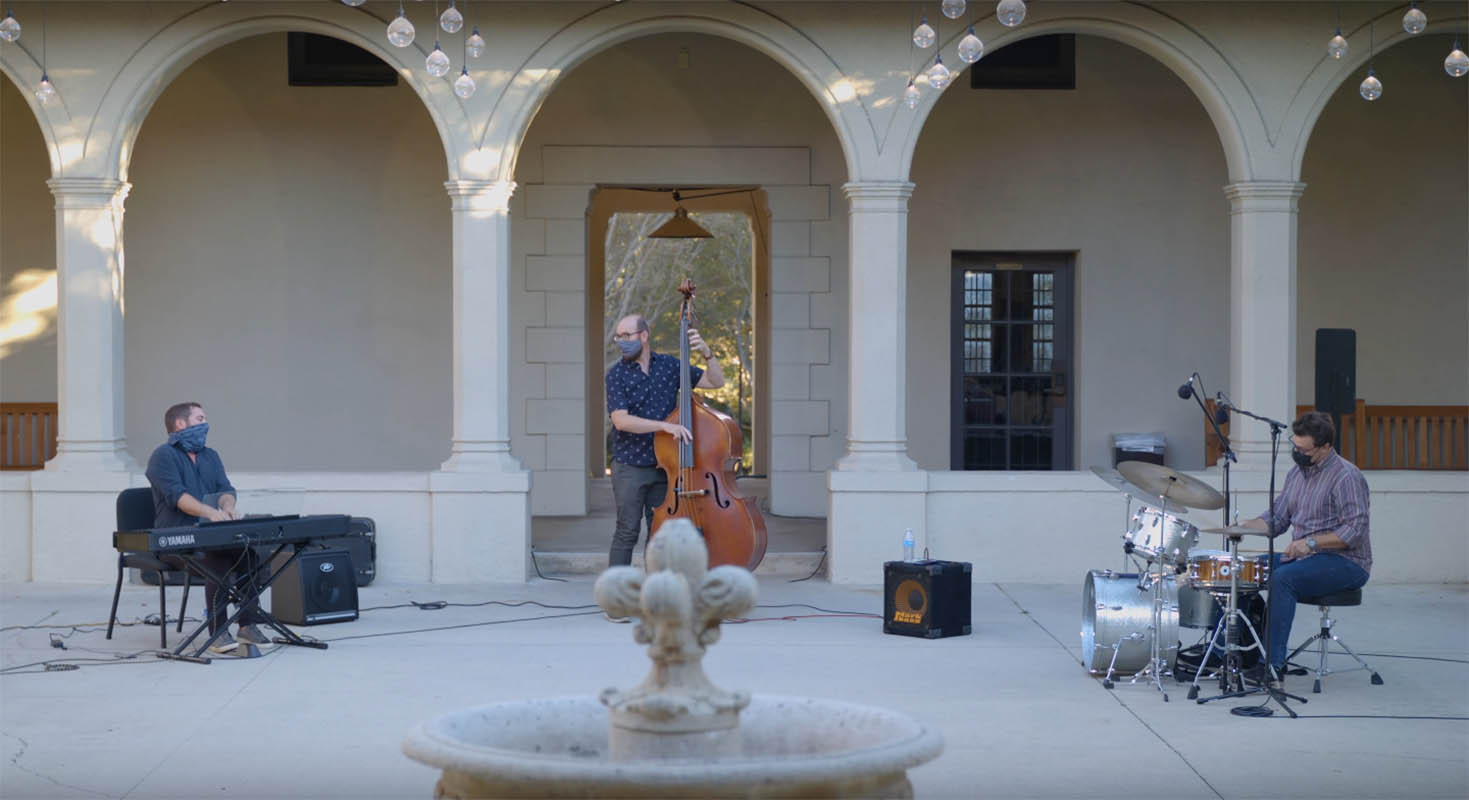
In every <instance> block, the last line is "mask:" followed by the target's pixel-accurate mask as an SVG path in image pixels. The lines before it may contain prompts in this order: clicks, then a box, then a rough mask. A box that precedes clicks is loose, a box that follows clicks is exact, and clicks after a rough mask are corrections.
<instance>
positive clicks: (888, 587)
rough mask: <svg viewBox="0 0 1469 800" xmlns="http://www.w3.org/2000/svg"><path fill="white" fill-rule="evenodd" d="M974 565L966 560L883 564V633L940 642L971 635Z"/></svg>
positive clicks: (890, 562) (891, 562)
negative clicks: (952, 637)
mask: <svg viewBox="0 0 1469 800" xmlns="http://www.w3.org/2000/svg"><path fill="white" fill-rule="evenodd" d="M973 572H974V569H973V566H972V565H971V564H969V563H968V562H966V561H889V562H887V563H886V564H884V565H883V615H882V632H883V633H893V634H897V635H899V636H918V637H922V638H925V639H939V638H942V637H945V636H968V635H969V634H970V633H971V632H973V630H974V628H973V626H972V625H971V624H970V613H969V607H970V603H971V598H972V596H973V591H972V580H973Z"/></svg>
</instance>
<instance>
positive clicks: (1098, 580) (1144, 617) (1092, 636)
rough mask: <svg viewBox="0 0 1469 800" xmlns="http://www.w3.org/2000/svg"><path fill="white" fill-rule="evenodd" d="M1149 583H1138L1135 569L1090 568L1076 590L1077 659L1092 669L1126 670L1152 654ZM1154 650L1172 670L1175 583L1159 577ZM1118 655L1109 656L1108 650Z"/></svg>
mask: <svg viewBox="0 0 1469 800" xmlns="http://www.w3.org/2000/svg"><path fill="white" fill-rule="evenodd" d="M1153 589H1154V587H1153V585H1152V584H1151V583H1148V584H1146V585H1145V586H1143V587H1142V588H1139V587H1138V576H1137V573H1135V572H1113V571H1111V570H1092V571H1091V572H1088V573H1087V574H1086V581H1085V582H1084V583H1083V584H1082V590H1081V661H1082V664H1084V665H1085V666H1086V668H1087V671H1088V672H1090V673H1091V674H1093V675H1106V674H1107V667H1108V666H1109V665H1111V666H1112V667H1113V668H1114V671H1115V672H1116V673H1120V674H1124V675H1130V674H1132V673H1135V672H1137V671H1138V670H1141V669H1142V668H1144V667H1146V666H1147V665H1148V660H1149V659H1151V658H1152V655H1153V639H1152V635H1153V630H1152V628H1153V619H1152V617H1153ZM1159 593H1160V596H1161V598H1162V603H1163V608H1162V614H1161V618H1162V626H1161V630H1159V631H1158V654H1159V656H1161V657H1162V658H1163V660H1164V661H1165V662H1166V663H1167V666H1168V669H1169V670H1170V671H1172V669H1173V664H1174V661H1175V660H1176V659H1177V658H1178V584H1177V583H1176V582H1175V580H1174V578H1173V576H1171V575H1168V576H1165V577H1164V578H1163V585H1162V587H1161V588H1160V591H1159ZM1114 651H1115V653H1116V655H1117V659H1116V661H1113V659H1112V655H1113V653H1114Z"/></svg>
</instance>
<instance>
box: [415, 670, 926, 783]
mask: <svg viewBox="0 0 1469 800" xmlns="http://www.w3.org/2000/svg"><path fill="white" fill-rule="evenodd" d="M612 735H613V734H612V733H611V729H610V725H609V718H608V711H607V709H606V708H605V707H604V706H603V705H602V704H601V703H600V702H598V701H597V700H596V699H594V698H578V697H564V698H547V699H543V700H526V701H520V702H512V703H499V704H495V705H490V706H481V707H478V708H470V709H465V710H462V711H455V712H452V713H449V714H445V715H443V716H440V717H438V718H436V719H433V720H430V721H429V722H426V723H424V724H422V725H420V726H418V727H417V728H415V729H414V730H413V731H412V732H411V733H410V734H409V735H408V738H407V739H406V740H405V741H404V743H403V752H404V753H406V754H407V755H408V756H409V757H410V758H412V759H414V760H416V761H420V762H422V763H424V764H428V765H430V766H434V767H438V768H439V769H441V770H442V776H441V778H440V780H439V783H438V786H437V787H436V791H435V796H436V797H441V798H455V799H456V800H468V798H525V797H583V798H593V797H595V798H630V797H680V798H685V797H691V796H697V797H742V798H763V797H793V796H798V797H813V798H814V797H893V798H908V797H912V796H913V790H912V786H911V784H910V783H909V782H908V777H907V770H908V769H909V768H911V767H915V766H918V765H920V764H923V763H924V762H927V761H929V760H931V759H933V758H934V757H936V756H937V755H938V754H939V753H940V752H941V751H942V750H943V746H944V742H943V737H942V736H941V735H940V734H939V733H938V732H937V731H935V730H933V729H931V728H929V727H927V726H925V725H923V724H922V723H920V722H918V721H917V720H915V719H913V718H911V717H909V716H907V715H904V714H899V713H895V712H892V711H887V710H884V709H880V708H873V707H871V706H862V705H856V704H852V703H842V702H837V701H829V700H817V699H812V698H806V697H776V696H756V697H755V698H753V699H752V700H751V701H750V705H749V706H748V707H747V708H745V709H744V710H743V711H742V712H741V713H740V723H739V727H738V729H737V732H735V733H734V735H735V736H736V739H737V741H736V742H735V743H734V744H733V746H725V747H721V748H720V749H721V750H722V751H723V752H722V754H719V755H696V753H699V752H701V748H702V747H703V741H702V739H703V737H705V736H708V735H711V734H693V735H688V734H683V735H679V736H678V737H674V738H671V739H669V740H668V741H670V742H677V741H679V737H681V741H682V744H675V745H673V746H671V747H670V746H667V745H665V746H663V747H661V748H660V749H659V751H658V752H660V753H670V752H687V753H689V754H690V755H688V756H687V757H676V756H664V757H658V758H647V757H645V758H630V757H629V758H622V757H618V756H615V755H613V752H612V751H613V746H612V742H611V736H612ZM618 735H621V732H619V734H618ZM712 735H715V736H722V735H726V734H723V733H718V732H716V733H713V734H712ZM684 745H686V746H684Z"/></svg>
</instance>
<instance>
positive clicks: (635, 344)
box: [617, 339, 643, 360]
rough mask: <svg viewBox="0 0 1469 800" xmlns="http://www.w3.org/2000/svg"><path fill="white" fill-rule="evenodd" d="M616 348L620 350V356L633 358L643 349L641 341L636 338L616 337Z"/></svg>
mask: <svg viewBox="0 0 1469 800" xmlns="http://www.w3.org/2000/svg"><path fill="white" fill-rule="evenodd" d="M617 349H618V350H621V351H622V357H623V358H626V359H629V360H631V359H634V358H637V357H638V354H639V353H641V352H642V351H643V343H642V341H640V340H638V339H618V340H617Z"/></svg>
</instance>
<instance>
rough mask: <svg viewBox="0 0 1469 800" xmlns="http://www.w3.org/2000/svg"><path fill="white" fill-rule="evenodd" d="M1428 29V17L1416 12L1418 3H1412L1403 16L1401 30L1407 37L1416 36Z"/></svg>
mask: <svg viewBox="0 0 1469 800" xmlns="http://www.w3.org/2000/svg"><path fill="white" fill-rule="evenodd" d="M1427 27H1428V15H1427V14H1424V13H1423V12H1422V11H1419V10H1418V3H1416V2H1414V3H1413V4H1411V5H1410V6H1409V7H1408V13H1406V14H1404V15H1403V30H1405V31H1407V32H1408V35H1409V36H1417V35H1418V34H1420V33H1422V32H1423V30H1424V29H1425V28H1427Z"/></svg>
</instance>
